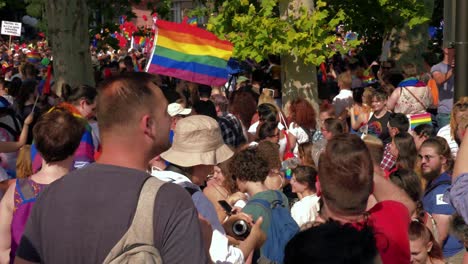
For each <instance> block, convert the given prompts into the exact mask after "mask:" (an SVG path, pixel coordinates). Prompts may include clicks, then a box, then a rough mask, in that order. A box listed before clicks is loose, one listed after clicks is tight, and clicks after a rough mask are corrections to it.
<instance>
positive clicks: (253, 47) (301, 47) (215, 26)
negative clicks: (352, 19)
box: [207, 0, 345, 65]
mask: <svg viewBox="0 0 468 264" xmlns="http://www.w3.org/2000/svg"><path fill="white" fill-rule="evenodd" d="M297 3H298V2H297V1H295V2H291V3H289V5H288V6H287V11H286V12H284V14H280V11H279V3H278V1H277V0H263V1H255V0H229V1H224V3H223V4H222V6H221V7H220V8H219V10H217V15H215V16H212V17H210V20H209V22H208V25H207V29H208V30H210V31H212V32H214V33H215V34H216V35H217V36H218V37H220V38H222V39H228V40H229V41H231V42H232V43H233V44H234V56H235V57H237V58H239V59H247V58H249V59H253V60H255V61H257V62H259V61H261V60H263V59H264V58H266V57H267V56H268V55H269V54H277V55H281V54H290V55H291V56H293V57H295V58H297V59H301V60H303V61H304V63H306V64H315V65H318V64H320V63H321V62H323V61H324V60H325V58H326V57H328V56H330V55H331V54H332V52H333V50H332V49H331V48H329V45H332V44H333V43H335V40H336V37H335V35H334V33H333V32H334V30H335V28H336V26H338V24H339V23H340V21H342V20H344V19H345V17H344V15H345V14H344V12H343V11H339V12H336V13H335V14H332V13H330V12H329V11H328V8H327V7H326V5H327V4H326V2H324V1H321V0H318V1H316V5H315V9H314V10H313V11H312V10H309V9H308V8H306V7H305V6H304V5H302V4H297Z"/></svg>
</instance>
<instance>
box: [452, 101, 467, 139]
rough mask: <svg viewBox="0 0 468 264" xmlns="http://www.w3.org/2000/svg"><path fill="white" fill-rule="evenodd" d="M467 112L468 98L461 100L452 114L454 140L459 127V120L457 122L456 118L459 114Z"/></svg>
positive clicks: (454, 107) (454, 106) (455, 105)
mask: <svg viewBox="0 0 468 264" xmlns="http://www.w3.org/2000/svg"><path fill="white" fill-rule="evenodd" d="M465 111H468V96H464V97H462V98H460V99H459V100H458V101H457V102H456V103H455V104H454V105H453V109H452V113H451V114H450V133H451V134H452V138H455V133H456V131H457V127H458V124H457V120H455V119H456V116H457V114H458V113H459V112H465ZM460 121H461V120H460Z"/></svg>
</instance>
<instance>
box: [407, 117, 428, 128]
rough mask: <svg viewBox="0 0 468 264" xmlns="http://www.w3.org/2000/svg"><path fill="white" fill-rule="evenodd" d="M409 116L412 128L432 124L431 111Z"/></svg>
mask: <svg viewBox="0 0 468 264" xmlns="http://www.w3.org/2000/svg"><path fill="white" fill-rule="evenodd" d="M408 117H409V120H410V126H411V130H413V129H414V128H415V127H417V126H419V125H422V124H429V125H431V124H432V117H431V114H430V113H422V114H415V115H409V116H408Z"/></svg>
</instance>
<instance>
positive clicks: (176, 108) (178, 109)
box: [167, 103, 192, 116]
mask: <svg viewBox="0 0 468 264" xmlns="http://www.w3.org/2000/svg"><path fill="white" fill-rule="evenodd" d="M191 112H192V109H191V108H183V107H182V105H181V104H178V103H172V104H169V105H168V106H167V113H168V114H169V115H170V116H176V115H189V114H190V113H191Z"/></svg>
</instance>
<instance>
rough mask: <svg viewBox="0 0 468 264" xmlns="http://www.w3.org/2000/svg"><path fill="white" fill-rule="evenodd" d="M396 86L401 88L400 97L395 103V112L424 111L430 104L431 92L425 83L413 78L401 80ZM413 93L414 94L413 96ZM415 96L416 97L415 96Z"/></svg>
mask: <svg viewBox="0 0 468 264" xmlns="http://www.w3.org/2000/svg"><path fill="white" fill-rule="evenodd" d="M398 88H400V89H401V91H400V97H399V98H398V101H397V103H396V105H395V109H394V111H395V113H402V114H405V115H414V114H420V113H425V112H426V109H427V108H428V107H429V106H431V104H432V94H431V91H430V89H429V88H428V87H427V86H426V84H425V83H423V82H420V81H418V80H417V79H415V78H409V79H405V80H404V81H402V82H401V83H400V84H399V86H398ZM413 95H414V96H413ZM415 97H417V99H416V98H415Z"/></svg>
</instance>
